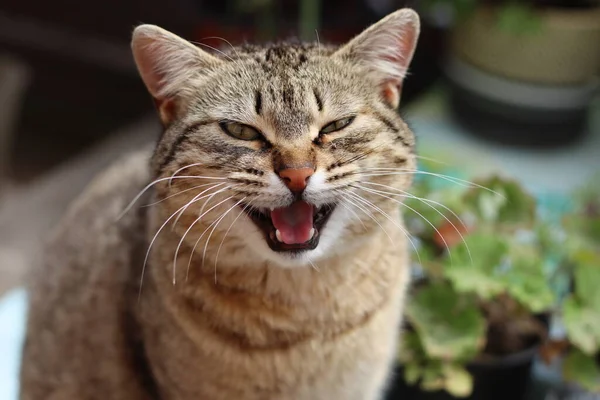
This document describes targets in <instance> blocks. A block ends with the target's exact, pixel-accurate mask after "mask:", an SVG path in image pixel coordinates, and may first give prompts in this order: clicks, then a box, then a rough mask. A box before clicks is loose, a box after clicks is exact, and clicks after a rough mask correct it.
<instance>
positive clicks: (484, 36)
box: [426, 0, 600, 146]
mask: <svg viewBox="0 0 600 400" xmlns="http://www.w3.org/2000/svg"><path fill="white" fill-rule="evenodd" d="M426 3H427V4H428V10H431V11H430V12H432V13H437V14H440V12H441V11H444V12H445V13H446V14H448V13H449V14H451V15H453V16H454V17H455V18H454V24H453V27H452V31H451V34H450V41H449V42H450V43H449V53H450V54H449V57H448V60H447V62H446V63H445V71H446V74H447V76H448V78H449V82H450V87H451V89H452V90H451V93H452V100H453V101H452V103H451V104H452V106H453V109H454V111H455V115H456V116H457V117H458V119H459V120H460V121H461V122H462V123H464V124H466V125H467V126H468V127H470V128H472V129H470V131H472V133H474V134H477V135H485V136H487V137H490V138H493V139H498V140H502V141H505V142H510V143H518V144H528V145H538V146H539V145H548V144H563V143H565V142H568V141H572V140H573V139H574V138H576V137H578V134H579V133H581V132H583V131H584V129H583V128H584V127H585V125H586V115H587V110H588V108H589V104H590V102H591V99H592V97H593V95H594V92H595V89H596V88H597V78H598V74H599V73H600V51H599V50H598V43H600V1H598V0H520V1H517V0H428V1H427V2H426Z"/></svg>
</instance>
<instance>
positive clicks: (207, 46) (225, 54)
mask: <svg viewBox="0 0 600 400" xmlns="http://www.w3.org/2000/svg"><path fill="white" fill-rule="evenodd" d="M190 43H194V44H197V45H198V46H204V47H206V48H209V49H211V50H214V51H216V52H217V53H219V54H221V55H222V56H223V57H226V58H227V59H228V60H229V61H231V62H233V63H235V60H234V59H233V58H231V56H229V54H227V53H224V52H223V51H221V50H219V49H217V48H215V47H212V46H209V45H208V44H206V43H200V42H194V41H191V40H190Z"/></svg>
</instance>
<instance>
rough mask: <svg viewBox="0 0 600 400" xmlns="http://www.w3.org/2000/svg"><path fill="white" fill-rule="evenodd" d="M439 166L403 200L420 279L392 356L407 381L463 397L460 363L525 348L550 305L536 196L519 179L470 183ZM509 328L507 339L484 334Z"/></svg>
mask: <svg viewBox="0 0 600 400" xmlns="http://www.w3.org/2000/svg"><path fill="white" fill-rule="evenodd" d="M436 169H437V170H436ZM442 169H443V168H440V167H439V166H437V167H436V166H434V165H431V164H429V165H428V167H427V170H428V171H429V172H428V174H424V176H425V177H426V178H423V176H421V177H420V178H419V179H417V180H416V182H415V185H414V188H413V190H412V193H413V194H414V196H415V197H412V198H408V199H406V201H405V204H406V206H407V208H408V209H409V210H412V211H413V212H410V211H409V212H407V213H406V217H405V218H406V223H407V225H408V226H409V228H410V230H411V233H413V234H414V235H416V239H418V246H417V249H418V255H419V258H420V260H421V265H419V266H418V268H420V270H421V272H422V274H421V275H422V278H421V279H420V280H419V281H417V282H416V284H415V285H414V289H413V291H414V293H413V294H412V297H411V300H410V302H409V304H408V305H407V310H406V318H407V322H408V324H409V328H410V332H409V333H408V334H407V335H406V336H405V337H404V347H403V350H402V351H403V355H402V357H401V358H400V361H401V362H402V363H403V366H404V368H405V369H404V371H405V379H406V381H407V382H409V383H418V384H419V385H420V387H421V388H422V389H424V390H446V391H447V392H449V393H451V394H453V395H454V396H457V397H466V396H468V395H469V394H470V393H471V391H472V386H473V379H472V377H471V375H470V373H469V372H468V371H467V369H466V365H467V364H468V363H469V362H472V361H474V360H476V359H477V358H478V357H481V356H482V355H483V354H485V356H486V357H493V356H494V355H500V354H507V353H510V352H514V351H520V350H524V349H525V348H524V347H523V346H527V345H526V344H524V343H525V342H526V340H524V339H523V338H525V337H528V338H529V337H537V338H538V339H539V340H540V341H541V339H542V338H543V336H544V334H545V328H544V327H543V326H542V324H541V322H539V318H537V317H536V314H537V313H543V312H547V311H548V310H550V309H551V308H552V306H553V305H554V304H555V295H554V293H553V291H552V289H551V286H550V284H549V276H548V274H547V273H546V270H545V268H544V262H545V261H544V254H543V249H544V246H548V245H549V244H548V242H550V240H549V239H546V237H545V236H541V237H538V236H537V234H536V233H537V232H536V229H537V227H538V224H537V215H536V202H535V200H534V198H533V197H532V196H531V195H529V194H528V193H526V192H525V191H524V190H523V189H522V188H521V186H520V185H519V184H518V183H516V182H514V181H512V180H508V179H504V178H501V177H498V176H493V177H490V178H487V179H485V180H481V181H477V182H474V183H470V182H466V181H463V180H460V179H457V178H451V177H449V176H446V175H443V176H442V175H439V173H441V170H442ZM432 175H433V176H437V177H438V178H441V179H443V180H446V183H447V184H446V185H439V183H438V184H436V183H433V182H432V181H437V179H436V180H433V179H431V178H430V177H431V176H432ZM424 219H427V220H429V222H430V223H427V222H425V221H424ZM542 232H544V231H543V230H542ZM550 245H553V244H550ZM414 259H417V257H414ZM507 327H509V328H510V329H507ZM508 331H513V332H516V336H515V337H511V336H510V335H506V337H501V338H493V340H490V337H488V336H489V335H490V332H496V333H497V332H508ZM517 336H519V337H517Z"/></svg>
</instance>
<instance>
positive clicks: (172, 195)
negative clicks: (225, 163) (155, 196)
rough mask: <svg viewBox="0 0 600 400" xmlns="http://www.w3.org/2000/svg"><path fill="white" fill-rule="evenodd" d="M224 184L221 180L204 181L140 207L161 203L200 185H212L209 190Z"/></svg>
mask: <svg viewBox="0 0 600 400" xmlns="http://www.w3.org/2000/svg"><path fill="white" fill-rule="evenodd" d="M224 184H225V183H224V182H222V183H212V182H211V183H205V184H203V185H198V186H192V187H191V188H189V189H185V190H181V191H179V192H177V193H174V194H171V195H169V196H167V197H165V198H164V199H160V200H158V201H155V202H153V203H148V204H144V205H143V206H142V207H152V206H154V205H157V204H159V203H162V202H163V201H165V200H168V199H170V198H172V197H175V196H179V195H180V194H183V193H185V192H189V191H192V190H194V189H199V188H201V187H206V186H209V185H213V187H211V188H209V190H210V189H212V188H214V187H217V186H220V185H224Z"/></svg>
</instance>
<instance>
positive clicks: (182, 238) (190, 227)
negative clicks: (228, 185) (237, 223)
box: [173, 196, 233, 285]
mask: <svg viewBox="0 0 600 400" xmlns="http://www.w3.org/2000/svg"><path fill="white" fill-rule="evenodd" d="M231 198H233V196H229V197H227V198H226V199H225V200H221V201H220V202H218V203H217V204H215V205H214V206H212V207H211V208H209V209H208V210H206V211H205V212H204V213H203V214H200V216H199V217H198V218H196V219H195V220H194V222H192V224H191V225H190V226H189V227H188V228H187V230H186V231H185V233H184V234H183V236H182V237H181V240H179V244H178V245H177V248H176V249H175V255H174V256H173V285H175V284H176V283H177V276H176V270H177V268H176V267H177V254H178V253H179V249H180V248H181V244H182V243H183V241H184V239H185V237H186V235H187V234H188V233H189V231H190V230H191V229H192V228H193V227H194V225H196V223H198V222H199V221H200V220H201V219H202V217H204V216H205V215H206V214H208V213H209V212H210V211H212V210H214V209H215V208H217V207H218V206H220V205H221V204H223V203H225V202H226V201H227V200H229V199H231Z"/></svg>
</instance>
